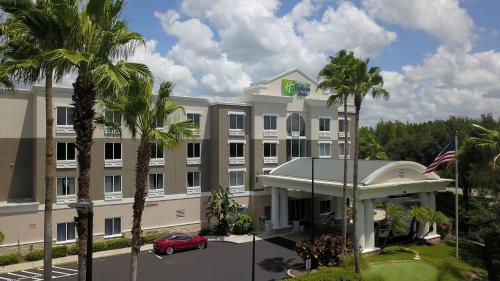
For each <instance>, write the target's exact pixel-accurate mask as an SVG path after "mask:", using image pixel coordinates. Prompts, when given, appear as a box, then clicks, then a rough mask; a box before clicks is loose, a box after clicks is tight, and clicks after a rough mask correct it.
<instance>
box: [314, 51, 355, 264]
mask: <svg viewBox="0 0 500 281" xmlns="http://www.w3.org/2000/svg"><path fill="white" fill-rule="evenodd" d="M353 60H354V54H353V53H352V52H349V53H348V52H347V51H346V50H341V51H339V52H338V53H337V55H336V56H335V57H333V56H331V57H330V63H328V64H327V65H325V66H324V67H323V69H321V70H320V72H319V74H318V76H319V77H320V78H321V79H322V81H321V82H320V83H319V84H318V89H323V90H328V91H330V96H329V97H328V101H327V105H328V107H331V106H332V105H337V104H339V103H342V104H343V106H344V128H347V115H348V114H347V101H348V99H349V97H350V95H351V92H350V89H349V87H348V85H346V84H345V83H344V82H345V81H347V79H348V78H349V77H348V75H349V72H348V71H347V70H349V64H351V63H352V62H353ZM344 132H345V133H344V184H343V186H342V246H341V247H342V255H344V254H345V250H346V249H345V248H346V243H347V242H346V240H347V219H346V218H347V200H346V199H347V158H348V157H347V143H348V134H347V130H346V129H344Z"/></svg>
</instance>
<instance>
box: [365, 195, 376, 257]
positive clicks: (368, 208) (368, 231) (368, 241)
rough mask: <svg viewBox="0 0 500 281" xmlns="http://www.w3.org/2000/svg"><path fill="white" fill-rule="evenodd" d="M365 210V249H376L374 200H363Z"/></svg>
mask: <svg viewBox="0 0 500 281" xmlns="http://www.w3.org/2000/svg"><path fill="white" fill-rule="evenodd" d="M363 202H364V205H365V206H364V208H365V247H366V248H365V249H374V248H375V233H374V226H373V200H372V199H367V200H363Z"/></svg>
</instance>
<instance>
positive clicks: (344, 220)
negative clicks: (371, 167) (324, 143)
mask: <svg viewBox="0 0 500 281" xmlns="http://www.w3.org/2000/svg"><path fill="white" fill-rule="evenodd" d="M347 124H348V123H347V98H345V99H344V185H343V186H342V256H344V255H345V251H346V245H347V205H346V204H347V200H346V199H347V141H348V137H347V132H348V130H347V128H348V127H347Z"/></svg>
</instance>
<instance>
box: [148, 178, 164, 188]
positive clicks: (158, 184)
mask: <svg viewBox="0 0 500 281" xmlns="http://www.w3.org/2000/svg"><path fill="white" fill-rule="evenodd" d="M158 189H161V190H163V174H149V190H158Z"/></svg>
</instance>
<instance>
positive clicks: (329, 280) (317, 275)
mask: <svg viewBox="0 0 500 281" xmlns="http://www.w3.org/2000/svg"><path fill="white" fill-rule="evenodd" d="M290 280H293V281H361V278H360V277H359V275H357V274H356V273H354V272H353V271H350V270H346V269H344V268H341V267H327V268H324V269H320V270H318V271H316V272H312V273H309V274H306V275H302V276H299V277H296V278H293V279H290Z"/></svg>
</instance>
